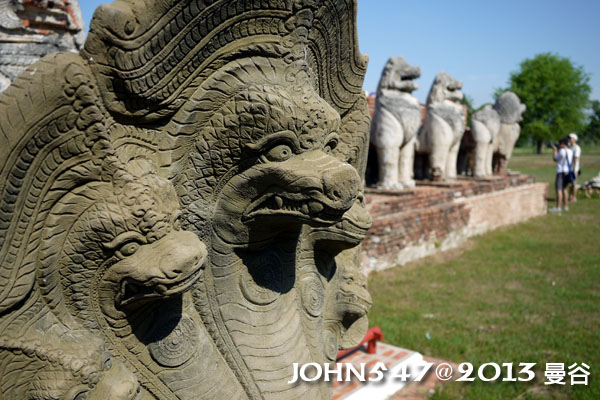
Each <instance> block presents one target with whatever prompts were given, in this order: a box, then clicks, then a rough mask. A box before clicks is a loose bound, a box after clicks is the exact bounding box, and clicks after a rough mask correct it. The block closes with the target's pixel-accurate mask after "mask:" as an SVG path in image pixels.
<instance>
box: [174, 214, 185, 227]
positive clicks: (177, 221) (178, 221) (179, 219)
mask: <svg viewBox="0 0 600 400" xmlns="http://www.w3.org/2000/svg"><path fill="white" fill-rule="evenodd" d="M182 224H183V221H182V217H181V214H177V216H176V217H175V219H174V220H173V229H174V230H176V231H179V230H181V225H182Z"/></svg>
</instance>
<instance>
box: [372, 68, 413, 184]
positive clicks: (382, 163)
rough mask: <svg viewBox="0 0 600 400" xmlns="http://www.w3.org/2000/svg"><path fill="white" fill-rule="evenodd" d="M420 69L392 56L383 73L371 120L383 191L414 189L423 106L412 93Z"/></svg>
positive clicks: (373, 142) (379, 182)
mask: <svg viewBox="0 0 600 400" xmlns="http://www.w3.org/2000/svg"><path fill="white" fill-rule="evenodd" d="M419 76H421V70H420V68H419V67H415V66H412V65H409V64H408V63H407V62H406V61H405V60H404V58H402V57H391V58H390V59H389V60H388V61H387V63H386V65H385V67H384V68H383V72H382V73H381V79H380V81H379V87H378V88H377V97H376V103H375V112H374V114H373V118H372V119H371V143H372V144H373V146H375V148H376V150H377V160H378V163H379V181H378V183H377V187H379V188H381V189H403V188H411V187H414V185H415V182H414V180H413V179H412V178H413V177H412V175H413V162H414V152H415V139H416V136H417V132H418V130H419V127H420V126H421V107H420V104H419V101H418V100H417V99H416V98H415V97H414V96H413V95H412V94H411V93H412V92H413V91H414V90H416V89H417V88H418V84H417V83H416V82H414V81H413V79H416V78H418V77H419Z"/></svg>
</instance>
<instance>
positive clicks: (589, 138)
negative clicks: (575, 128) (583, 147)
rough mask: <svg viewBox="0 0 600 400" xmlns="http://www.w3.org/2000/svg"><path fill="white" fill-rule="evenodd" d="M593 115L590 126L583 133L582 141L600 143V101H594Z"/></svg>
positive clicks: (591, 105)
mask: <svg viewBox="0 0 600 400" xmlns="http://www.w3.org/2000/svg"><path fill="white" fill-rule="evenodd" d="M590 108H591V111H592V112H591V115H590V120H589V123H588V125H587V126H586V127H585V129H584V130H583V131H582V133H581V137H582V140H583V141H585V142H588V143H595V142H598V141H600V101H598V100H592V102H591V104H590Z"/></svg>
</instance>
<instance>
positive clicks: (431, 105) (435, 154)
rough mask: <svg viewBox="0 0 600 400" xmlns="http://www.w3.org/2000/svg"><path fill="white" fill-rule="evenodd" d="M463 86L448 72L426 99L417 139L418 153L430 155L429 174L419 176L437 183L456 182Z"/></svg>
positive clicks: (462, 125) (463, 121) (463, 118)
mask: <svg viewBox="0 0 600 400" xmlns="http://www.w3.org/2000/svg"><path fill="white" fill-rule="evenodd" d="M461 88H462V82H460V81H458V80H456V79H454V78H453V77H451V76H450V75H448V74H447V73H445V72H440V73H439V74H437V76H436V77H435V79H434V81H433V85H432V86H431V89H430V91H429V95H428V96H427V104H426V106H427V110H426V112H425V120H424V121H423V126H422V127H421V129H420V130H419V133H418V136H417V150H416V151H417V152H418V153H424V154H427V155H428V158H429V171H423V172H421V173H420V174H419V175H421V176H431V178H432V179H433V180H434V181H440V180H450V179H455V178H456V160H457V157H458V150H459V147H460V140H461V138H462V136H463V134H464V132H465V125H466V113H465V110H464V108H463V107H462V106H461V105H460V104H458V101H460V100H461V99H462V98H463V94H462V92H461V91H460V89H461Z"/></svg>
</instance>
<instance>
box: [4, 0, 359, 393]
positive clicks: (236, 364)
mask: <svg viewBox="0 0 600 400" xmlns="http://www.w3.org/2000/svg"><path fill="white" fill-rule="evenodd" d="M355 10H356V4H355V1H352V0H333V1H328V2H321V1H316V2H315V1H290V2H281V1H277V0H274V1H263V2H258V3H257V2H248V1H239V2H233V3H232V2H231V1H230V0H218V1H213V2H210V4H208V3H207V2H203V1H181V0H165V1H160V2H157V1H150V0H118V1H116V2H114V3H112V4H107V5H102V6H101V7H100V8H99V9H98V10H97V11H96V13H95V14H94V18H93V20H92V23H91V26H90V32H89V35H88V38H87V40H86V43H85V46H84V49H83V50H82V51H81V52H80V54H71V53H58V54H55V55H51V56H48V57H46V58H44V59H42V60H40V61H38V62H37V63H35V64H33V65H32V66H31V67H29V68H28V69H27V70H26V73H24V74H22V75H21V76H20V77H19V78H17V79H16V81H15V82H14V83H13V84H12V85H11V86H10V87H9V88H8V89H7V90H6V91H5V92H3V93H2V95H0V160H1V161H2V162H1V164H0V352H2V353H3V355H4V354H10V357H13V354H14V355H15V357H17V358H14V359H13V358H10V360H11V364H10V365H9V366H8V367H6V368H8V369H6V370H4V371H3V372H5V371H6V372H7V373H5V374H3V375H2V379H3V381H2V386H0V390H2V393H1V394H0V395H1V396H4V397H6V396H10V395H12V394H13V393H16V394H17V398H25V399H28V398H31V399H37V398H44V399H48V398H51V399H52V398H73V399H74V400H75V399H77V400H79V399H81V398H86V396H87V397H89V398H107V399H110V398H115V399H118V400H121V399H136V400H137V399H143V400H146V399H168V400H176V399H190V400H191V399H199V398H204V399H265V398H273V399H297V398H311V399H313V398H314V399H326V398H331V386H330V383H328V382H325V381H320V382H313V383H312V384H306V383H302V384H298V385H290V384H288V383H287V382H288V381H289V380H290V379H291V377H292V374H293V368H292V363H293V362H298V363H301V364H304V363H309V362H315V363H319V364H331V363H334V362H335V359H336V355H337V351H338V350H339V349H341V348H349V347H352V346H354V345H356V344H357V343H359V341H360V340H361V338H362V337H363V336H364V333H365V330H366V328H367V326H368V323H367V317H366V314H367V312H368V310H369V308H370V305H371V298H370V296H369V294H368V291H367V290H366V285H365V280H364V277H363V276H362V274H361V271H360V264H359V259H360V257H359V256H360V247H359V244H360V242H361V241H362V240H363V239H364V237H365V235H366V234H367V231H368V229H369V227H370V225H371V219H370V216H369V214H368V213H367V211H366V206H365V200H364V194H363V187H362V175H363V174H364V171H365V166H366V151H367V146H368V138H369V116H368V109H367V104H366V99H365V98H364V95H363V93H362V81H363V78H364V74H365V71H366V64H367V59H366V57H364V56H362V55H361V54H360V52H359V50H358V45H357V42H356V23H355ZM22 332H25V338H26V339H27V340H25V341H24V342H23V343H21V342H19V341H18V337H19V335H22ZM40 335H43V340H41V339H39V338H40ZM86 343H88V344H89V348H88V347H86V346H85V345H84V344H86ZM61 351H62V353H61ZM21 353H24V354H21ZM63 355H65V357H66V358H67V359H68V360H71V359H73V360H74V359H77V360H79V361H78V362H77V363H75V364H72V365H71V364H68V363H64V361H65V360H64V358H65V357H63ZM18 357H21V358H18ZM13 360H14V362H13ZM107 360H111V361H107ZM30 362H31V366H32V367H31V368H29V369H27V370H24V371H19V372H18V373H17V372H15V369H16V368H17V366H18V365H19V363H30ZM79 363H82V364H85V365H89V366H94V367H93V368H91V369H89V370H87V369H86V370H85V373H83V374H81V373H80V372H79V369H78V368H77V367H78V365H79ZM86 363H87V364H86ZM50 364H51V366H50ZM59 364H60V365H59ZM40 366H42V367H43V368H45V369H47V370H48V371H50V372H51V374H49V375H43V376H42V375H40V378H39V379H41V380H42V381H43V382H41V383H40V384H39V385H38V384H37V383H35V385H34V387H33V389H32V390H35V391H36V393H37V394H29V393H33V392H31V390H30V386H28V385H29V382H30V378H31V377H32V374H33V371H37V369H39V368H40ZM2 368H5V367H4V365H3V366H2ZM36 379H38V378H36ZM32 382H33V381H32ZM35 382H37V381H35ZM53 382H55V383H56V385H55V386H52V385H54V383H53ZM82 385H83V386H82ZM13 388H16V389H14V390H13ZM80 389H81V390H80ZM65 393H68V396H67V395H66V394H65ZM36 396H37V397H36ZM65 396H66V397H65ZM69 396H71V397H69ZM94 396H96V397H94Z"/></svg>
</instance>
